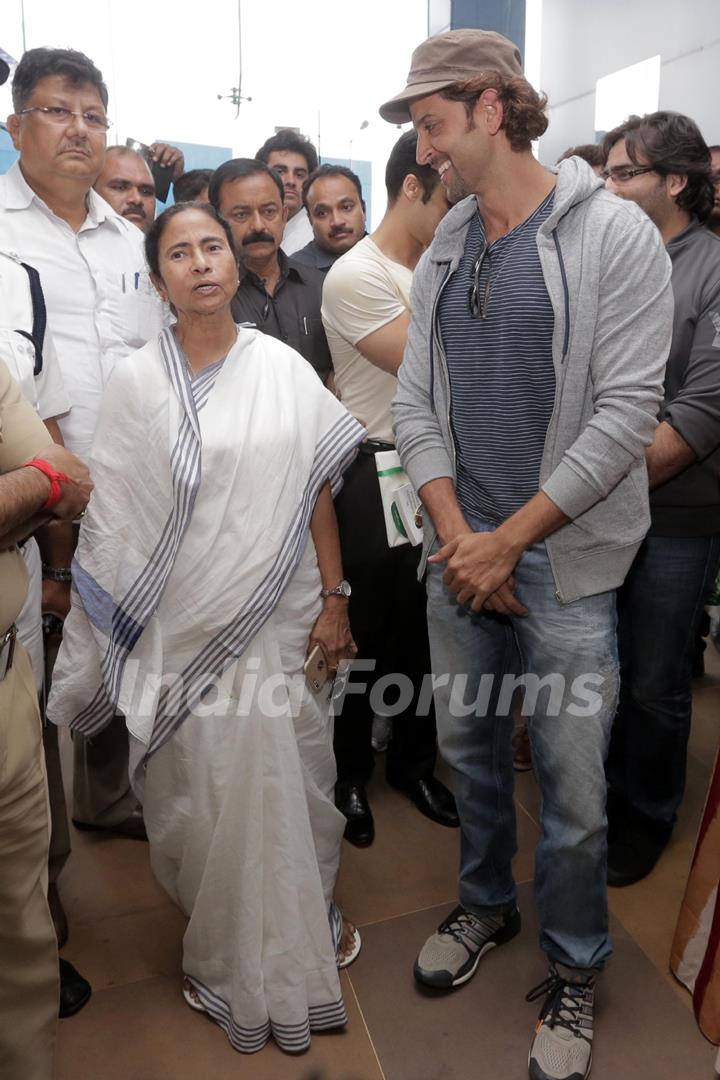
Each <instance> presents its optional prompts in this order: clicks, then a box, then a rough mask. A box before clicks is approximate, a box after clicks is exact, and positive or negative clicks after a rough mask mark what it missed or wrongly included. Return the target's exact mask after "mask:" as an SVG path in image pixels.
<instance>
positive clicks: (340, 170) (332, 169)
mask: <svg viewBox="0 0 720 1080" xmlns="http://www.w3.org/2000/svg"><path fill="white" fill-rule="evenodd" d="M326 176H344V177H345V179H346V180H349V181H350V183H351V184H354V185H355V187H356V188H357V193H358V198H359V199H360V202H361V203H362V207H363V210H364V209H365V200H364V199H363V193H362V184H361V183H360V177H359V176H358V175H357V173H354V172H353V171H352V169H348V168H347V166H346V165H320V166H318V168H317V169H314V170H313V171H312V172H311V173H310V175H309V176H308V178H307V180H306V181H305V183H304V184H303V187H302V201H303V206H304V207H305V209H306V210H307V208H308V204H307V197H308V192H309V190H310V188H311V187H312V185H313V184H314V183H315V181H316V180H322V179H323V178H324V177H326Z"/></svg>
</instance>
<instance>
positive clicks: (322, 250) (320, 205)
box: [293, 165, 365, 271]
mask: <svg viewBox="0 0 720 1080" xmlns="http://www.w3.org/2000/svg"><path fill="white" fill-rule="evenodd" d="M302 197H303V203H304V205H305V209H306V210H307V213H308V217H309V218H310V224H311V225H312V230H313V239H312V240H311V241H310V243H309V244H306V245H305V247H304V248H300V250H299V251H297V252H296V253H295V255H294V256H293V258H294V259H295V262H296V263H302V265H303V266H314V267H315V268H316V269H317V270H322V271H327V270H329V269H330V267H331V266H332V264H333V263H334V262H335V260H336V259H339V258H340V256H341V255H344V254H345V252H346V251H349V250H350V248H351V247H354V246H355V244H357V242H358V240H362V238H363V236H364V235H365V203H364V202H363V197H362V187H361V186H360V177H359V176H357V175H356V174H355V173H354V172H352V170H351V169H347V168H345V166H344V165H321V166H320V167H319V168H317V169H316V170H315V172H313V173H311V174H310V176H308V178H307V180H306V181H305V183H304V184H303V189H302Z"/></svg>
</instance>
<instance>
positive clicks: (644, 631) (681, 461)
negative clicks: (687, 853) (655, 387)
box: [604, 111, 720, 886]
mask: <svg viewBox="0 0 720 1080" xmlns="http://www.w3.org/2000/svg"><path fill="white" fill-rule="evenodd" d="M604 148H605V153H606V155H607V164H606V171H605V175H606V177H607V180H606V186H607V188H608V189H609V190H610V191H613V192H615V193H616V194H617V195H620V196H621V197H622V198H624V199H631V200H632V201H633V202H636V203H637V204H638V205H639V206H641V207H642V208H643V210H644V211H645V212H646V213H647V215H648V216H649V218H650V220H651V221H652V222H653V223H654V224H655V225H656V226H657V228H658V230H659V233H660V236H661V237H662V240H663V243H664V244H665V245H666V248H667V252H668V255H669V256H670V259H671V261H672V288H673V295H674V299H675V319H674V326H673V336H672V345H671V348H670V357H669V359H668V364H667V371H666V375H665V393H664V399H663V403H662V407H661V410H660V419H661V422H660V424H659V425H658V427H657V428H656V430H655V437H654V439H653V442H652V445H651V446H650V447H649V449H648V451H647V454H646V458H647V466H648V477H649V481H650V491H651V494H650V513H651V518H652V524H651V526H650V531H649V533H648V535H647V537H646V538H645V540H644V541H643V544H642V547H641V548H640V551H639V552H638V555H637V557H636V559H635V562H634V563H633V566H632V569H631V570H630V573H629V574H628V576H627V580H626V582H625V584H624V586H623V588H622V591H621V592H620V594H619V597H618V613H619V622H618V640H619V645H620V663H621V671H622V679H621V692H620V703H619V707H618V711H617V716H616V718H615V724H614V727H613V736H612V742H611V744H610V754H609V757H608V765H607V775H608V783H609V797H608V838H609V849H608V884H610V885H616V886H622V885H632V884H633V882H635V881H639V880H640V879H641V878H643V877H645V876H646V875H647V874H649V873H650V871H651V870H652V868H653V866H654V865H655V863H656V862H657V860H658V858H659V857H660V855H661V853H662V851H663V849H664V848H665V846H666V844H667V842H668V840H669V839H670V835H671V833H672V830H673V825H674V824H675V819H676V816H677V810H678V807H679V806H680V803H681V801H682V797H683V792H684V788H685V766H686V761H687V742H688V736H689V734H690V716H691V707H692V685H691V680H692V666H693V657H694V653H695V642H696V639H697V632H698V627H699V624H700V619H701V617H702V613H703V605H704V604H705V602H706V600H707V597H708V595H709V593H710V590H711V588H712V585H713V582H714V581H715V577H716V575H717V571H718V563H719V562H720V483H719V482H718V476H720V237H717V236H714V235H713V234H712V233H711V232H710V231H709V230H708V229H706V228H704V227H703V222H705V221H706V220H707V219H708V216H709V215H710V213H711V211H712V208H713V200H714V191H713V185H712V179H711V174H710V151H709V149H708V147H707V146H706V144H705V140H704V139H703V137H702V135H701V134H700V131H699V129H698V127H697V125H696V124H695V123H694V122H693V121H692V120H691V119H690V118H689V117H687V116H682V115H681V114H680V113H672V112H665V111H662V112H656V113H650V114H649V115H647V116H643V117H639V116H633V117H631V118H630V119H629V120H628V121H627V122H626V123H624V124H622V125H621V126H620V127H617V128H615V129H614V131H611V132H609V133H608V135H607V136H606V138H605V142H604Z"/></svg>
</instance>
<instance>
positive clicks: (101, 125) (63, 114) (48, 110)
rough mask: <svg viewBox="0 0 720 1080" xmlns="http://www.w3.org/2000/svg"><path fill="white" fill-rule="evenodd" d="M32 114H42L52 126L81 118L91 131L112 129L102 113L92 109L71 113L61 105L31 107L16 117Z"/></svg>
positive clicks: (70, 110)
mask: <svg viewBox="0 0 720 1080" xmlns="http://www.w3.org/2000/svg"><path fill="white" fill-rule="evenodd" d="M32 112H39V113H42V114H43V116H45V117H46V118H47V119H48V120H49V121H50V122H51V123H52V124H58V125H60V124H64V125H67V124H69V123H70V120H71V119H72V117H74V116H81V117H82V118H83V120H84V121H85V123H86V124H87V126H88V127H89V128H90V130H91V131H107V129H108V128H109V127H112V123H111V121H110V120H108V118H107V116H105V114H104V113H101V112H94V111H93V110H92V109H90V110H88V112H73V111H72V109H66V108H64V106H62V105H33V106H32V107H31V108H30V109H23V110H22V111H21V112H20V113H19V114H18V115H19V116H27V114H28V113H32Z"/></svg>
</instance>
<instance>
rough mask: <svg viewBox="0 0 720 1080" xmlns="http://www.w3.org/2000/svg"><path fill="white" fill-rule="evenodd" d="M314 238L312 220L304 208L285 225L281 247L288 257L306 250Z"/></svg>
mask: <svg viewBox="0 0 720 1080" xmlns="http://www.w3.org/2000/svg"><path fill="white" fill-rule="evenodd" d="M313 238H314V237H313V231H312V225H311V224H310V218H309V217H308V215H307V210H306V209H305V207H303V208H302V210H298V212H297V214H295V216H294V217H291V218H290V220H289V221H288V222H287V224H286V225H285V232H284V233H283V238H282V244H281V245H280V247H281V248H282V249H283V251H284V252H285V254H286V255H292V254H293V253H294V252H296V251H299V250H300V248H304V247H305V245H306V244H309V243H310V241H311V240H312V239H313Z"/></svg>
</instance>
